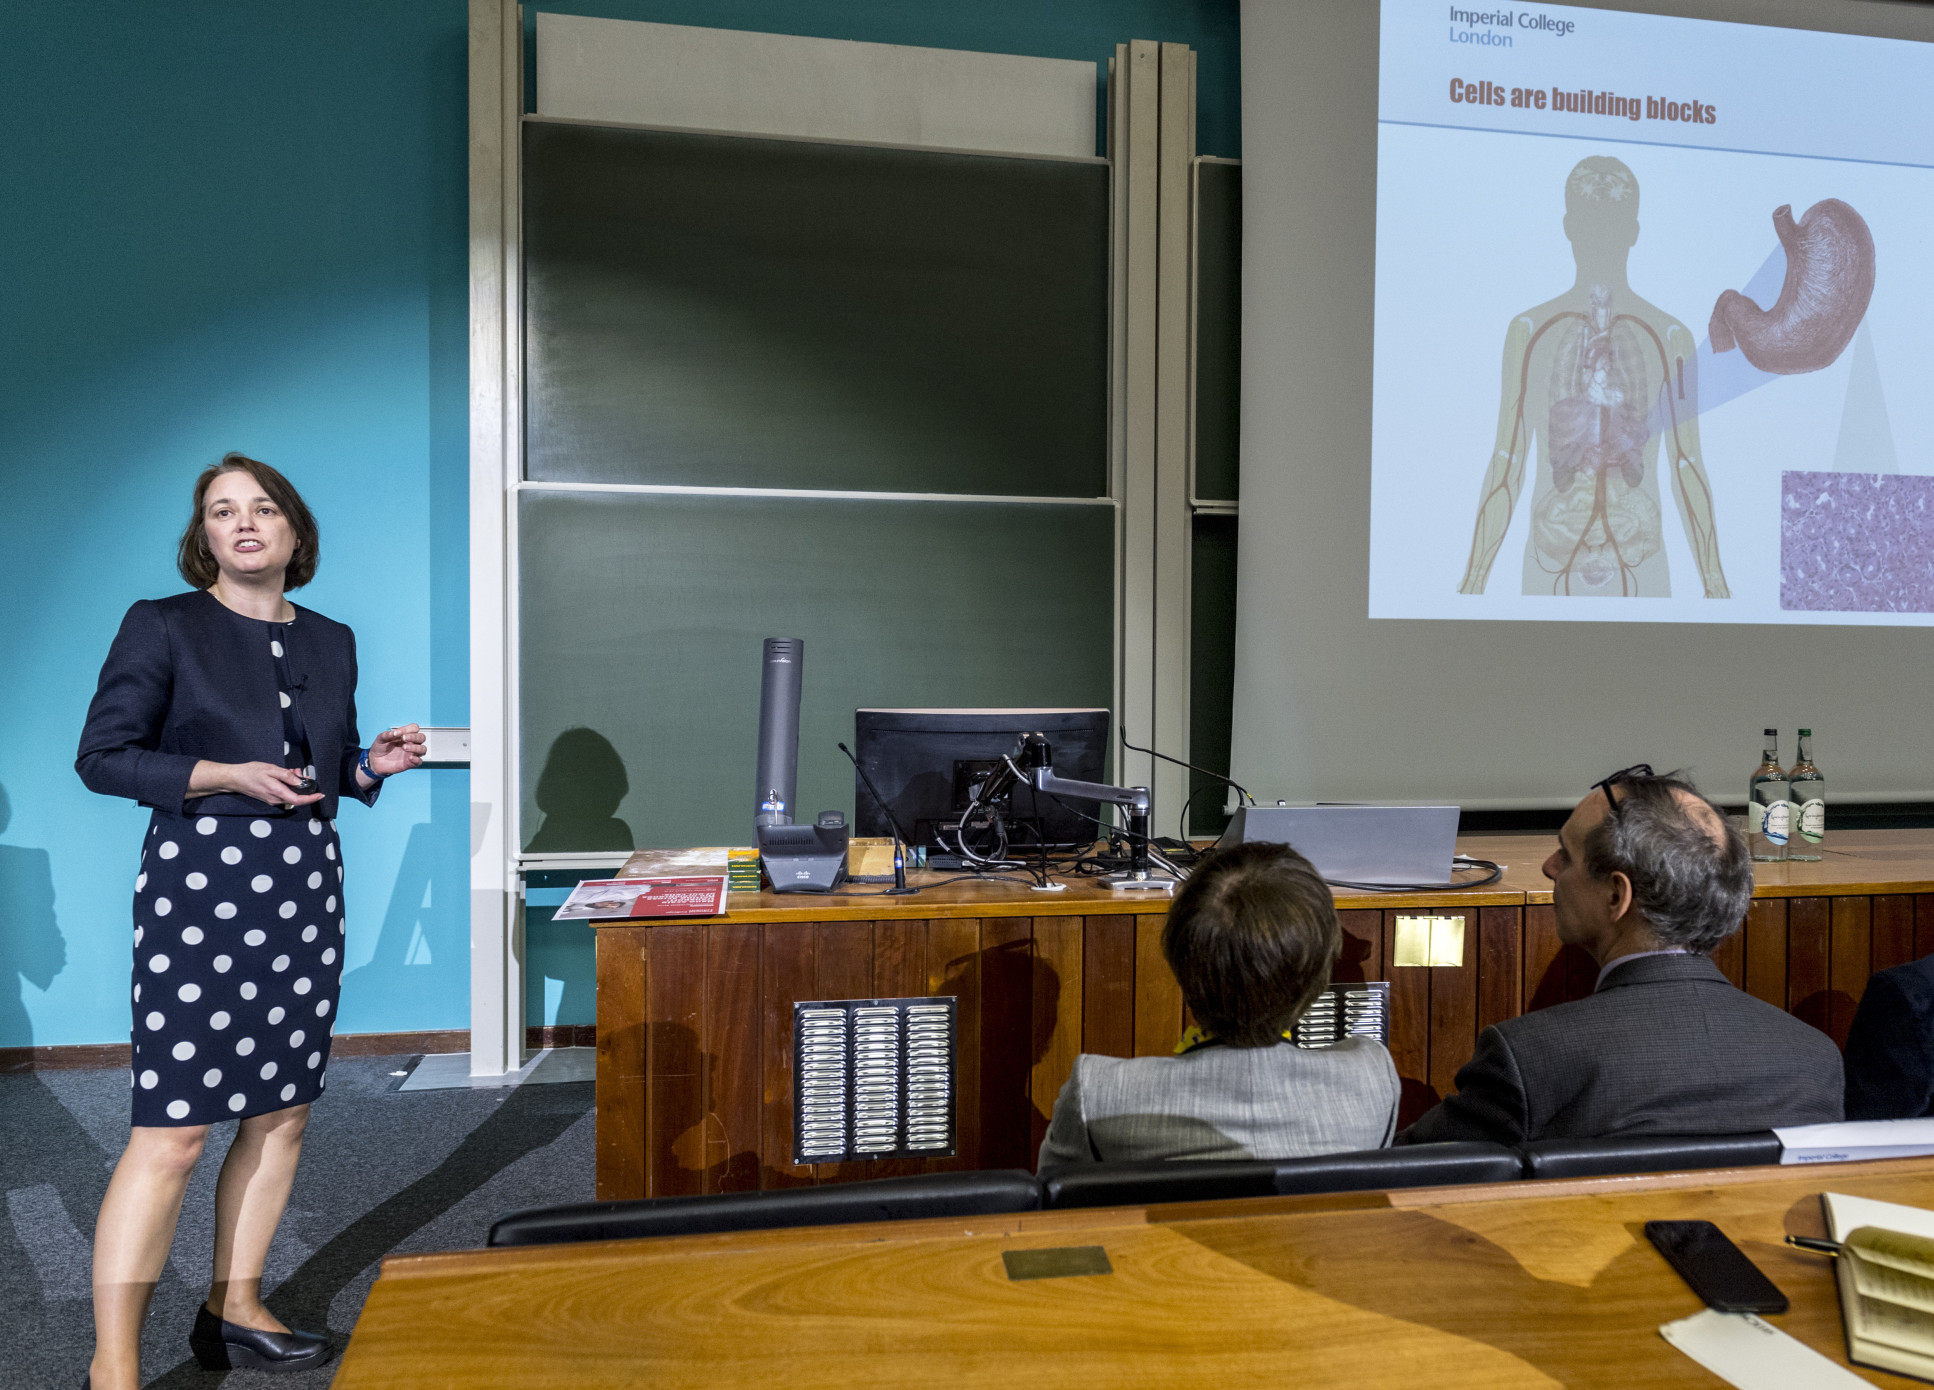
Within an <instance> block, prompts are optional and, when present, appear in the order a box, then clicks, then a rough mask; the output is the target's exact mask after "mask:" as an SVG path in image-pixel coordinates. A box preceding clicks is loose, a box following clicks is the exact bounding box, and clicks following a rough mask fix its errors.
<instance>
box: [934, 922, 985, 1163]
mask: <svg viewBox="0 0 1934 1390" xmlns="http://www.w3.org/2000/svg"><path fill="white" fill-rule="evenodd" d="M921 993H924V994H942V995H945V994H951V995H952V996H953V997H954V1000H955V1003H954V1028H955V1032H954V1156H953V1157H952V1158H937V1159H933V1160H930V1161H929V1162H928V1164H927V1167H928V1168H930V1169H974V1168H980V1167H983V1166H985V1165H983V1164H982V1163H981V1161H980V922H979V921H978V920H976V919H974V918H971V917H965V918H962V917H941V918H936V919H935V920H933V921H931V922H929V923H927V987H926V989H925V990H923V991H921Z"/></svg>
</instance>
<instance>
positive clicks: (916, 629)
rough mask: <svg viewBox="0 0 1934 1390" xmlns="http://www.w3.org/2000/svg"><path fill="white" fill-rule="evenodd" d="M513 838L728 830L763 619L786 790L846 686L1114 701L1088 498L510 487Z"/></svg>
mask: <svg viewBox="0 0 1934 1390" xmlns="http://www.w3.org/2000/svg"><path fill="white" fill-rule="evenodd" d="M518 500H519V508H518V516H519V529H520V547H519V553H520V556H521V559H522V563H521V566H520V574H519V584H520V587H521V593H520V606H519V631H520V644H521V650H520V653H519V658H520V661H521V665H522V670H521V680H520V692H521V693H520V700H521V738H522V766H523V774H522V780H523V786H524V788H525V804H524V807H523V841H524V847H525V848H526V849H527V850H530V851H569V850H594V849H624V848H630V847H633V846H676V845H700V844H745V843H749V841H750V836H751V826H752V814H753V786H752V782H753V743H754V736H755V733H756V729H757V724H758V710H759V662H760V650H761V642H762V640H763V639H764V638H766V637H803V638H804V639H805V642H806V659H805V671H804V676H805V683H804V684H805V698H804V708H803V711H802V715H801V733H800V754H799V804H800V806H801V807H802V808H803V809H804V810H806V811H807V812H817V811H820V810H825V809H839V810H843V811H845V812H847V813H848V814H849V815H851V814H852V812H853V811H854V809H855V806H854V793H853V773H852V768H851V765H850V764H848V763H847V762H846V760H845V758H844V757H842V756H841V755H840V753H839V751H838V749H837V748H835V747H834V744H835V743H836V742H837V741H838V740H840V739H845V740H846V741H847V742H848V743H849V744H850V743H851V741H852V736H853V711H854V710H855V709H856V708H859V707H861V706H936V705H937V706H954V705H961V706H1035V705H1046V706H1068V705H1075V706H1081V705H1110V704H1112V703H1113V698H1112V696H1113V676H1112V670H1113V655H1112V650H1113V611H1114V610H1113V603H1114V599H1113V591H1114V578H1113V576H1114V532H1115V514H1114V509H1113V508H1112V507H1111V506H1108V505H1106V504H1101V505H1097V504H1092V503H1090V504H1079V503H981V502H964V501H963V502H899V501H879V500H852V499H835V498H806V499H800V498H765V497H721V496H704V495H697V496H694V495H663V494H650V493H643V494H641V493H590V492H577V491H564V492H556V491H548V490H543V489H529V488H527V489H526V490H524V491H523V492H521V493H520V494H519V499H518Z"/></svg>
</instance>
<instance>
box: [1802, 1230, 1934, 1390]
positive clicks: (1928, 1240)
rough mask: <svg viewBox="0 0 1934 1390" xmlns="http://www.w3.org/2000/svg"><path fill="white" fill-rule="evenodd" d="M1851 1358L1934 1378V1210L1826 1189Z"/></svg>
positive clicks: (1868, 1364) (1926, 1378)
mask: <svg viewBox="0 0 1934 1390" xmlns="http://www.w3.org/2000/svg"><path fill="white" fill-rule="evenodd" d="M1820 1206H1821V1208H1822V1209H1823V1210H1824V1211H1825V1213H1826V1218H1827V1229H1828V1231H1829V1232H1831V1233H1832V1236H1833V1238H1834V1239H1835V1240H1836V1241H1839V1242H1840V1257H1839V1259H1837V1260H1836V1261H1835V1262H1834V1271H1833V1277H1834V1281H1835V1283H1837V1284H1838V1285H1839V1288H1840V1314H1841V1317H1842V1318H1843V1319H1844V1320H1845V1322H1846V1326H1847V1359H1848V1360H1849V1361H1854V1362H1858V1363H1859V1364H1860V1365H1863V1366H1875V1367H1878V1368H1879V1369H1881V1370H1884V1371H1899V1372H1900V1373H1901V1374H1903V1375H1910V1376H1918V1377H1919V1378H1920V1379H1922V1380H1934V1211H1925V1210H1923V1209H1921V1208H1920V1207H1908V1206H1902V1205H1900V1204H1899V1203H1897V1202H1876V1201H1874V1200H1873V1199H1872V1198H1870V1197H1849V1196H1847V1195H1846V1194H1845V1193H1840V1192H1822V1193H1821V1194H1820Z"/></svg>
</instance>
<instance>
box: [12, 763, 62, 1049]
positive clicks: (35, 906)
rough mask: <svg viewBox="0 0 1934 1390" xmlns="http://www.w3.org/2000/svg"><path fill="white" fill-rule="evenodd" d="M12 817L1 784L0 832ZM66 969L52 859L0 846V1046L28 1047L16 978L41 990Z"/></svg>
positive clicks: (28, 1024)
mask: <svg viewBox="0 0 1934 1390" xmlns="http://www.w3.org/2000/svg"><path fill="white" fill-rule="evenodd" d="M12 819H13V807H12V803H11V802H9V801H8V799H7V789H6V787H5V786H0V835H4V834H5V833H6V830H7V823H8V822H9V821H10V820H12ZM66 968H67V941H66V938H64V937H63V936H62V935H61V934H60V923H59V922H58V921H57V920H56V919H55V917H54V869H53V861H52V859H51V858H49V856H48V854H47V851H46V850H44V849H27V848H24V847H23V846H20V845H0V1047H30V1046H32V1045H33V1041H34V1026H33V1020H32V1019H30V1018H28V1016H27V1005H26V1002H25V1000H24V999H23V998H22V996H21V991H20V981H21V980H25V981H27V982H28V983H29V984H31V985H33V986H34V988H36V989H39V990H42V991H45V990H46V989H47V987H48V986H49V985H51V984H53V982H54V977H55V976H56V975H58V974H60V972H61V971H63V970H65V969H66Z"/></svg>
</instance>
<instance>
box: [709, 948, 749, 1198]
mask: <svg viewBox="0 0 1934 1390" xmlns="http://www.w3.org/2000/svg"><path fill="white" fill-rule="evenodd" d="M764 935H765V930H764V928H763V927H761V926H760V925H759V924H758V923H756V922H752V923H733V924H722V925H719V926H715V927H708V928H706V929H705V1008H704V1013H703V1016H702V1021H701V1023H702V1031H701V1034H700V1039H701V1046H700V1052H701V1054H702V1056H701V1061H700V1065H701V1068H702V1072H701V1081H702V1085H701V1088H700V1094H701V1097H702V1099H703V1102H704V1107H705V1120H704V1128H703V1130H702V1134H703V1138H704V1153H703V1158H702V1162H703V1165H704V1183H703V1186H704V1190H705V1191H707V1192H751V1191H756V1190H757V1189H758V1187H759V1166H760V1165H759V1139H760V1110H761V1106H760V1092H761V1090H762V1087H763V1084H764V1078H763V1077H762V1076H761V1075H760V1074H759V1058H760V1057H761V1056H762V1055H763V1054H764V1046H763V1040H762V1038H761V1036H760V1034H761V1026H760V1025H761V1022H762V1015H763V1013H764V1009H763V1007H762V1005H761V1001H760V998H759V955H760V946H761V943H762V941H763V938H764Z"/></svg>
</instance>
